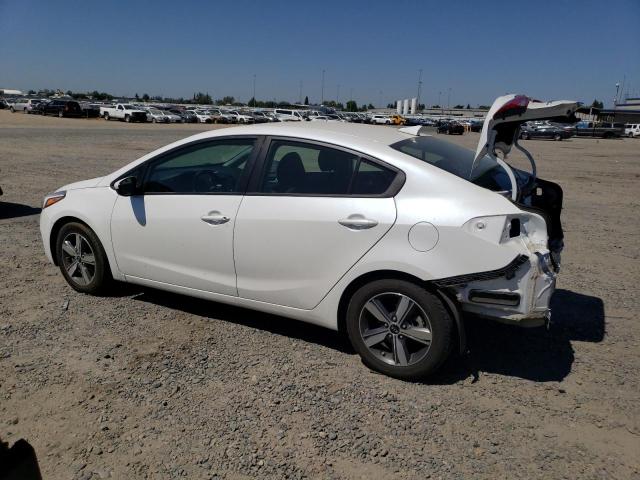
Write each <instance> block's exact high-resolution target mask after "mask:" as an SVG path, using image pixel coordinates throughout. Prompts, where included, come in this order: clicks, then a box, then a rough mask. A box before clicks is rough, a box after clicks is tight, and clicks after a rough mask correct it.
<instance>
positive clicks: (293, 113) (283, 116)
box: [273, 108, 304, 122]
mask: <svg viewBox="0 0 640 480" xmlns="http://www.w3.org/2000/svg"><path fill="white" fill-rule="evenodd" d="M273 113H275V115H276V117H277V118H278V120H280V121H281V122H301V121H302V120H304V117H303V115H302V113H300V112H299V111H297V110H288V109H284V108H276V109H275V110H274V111H273Z"/></svg>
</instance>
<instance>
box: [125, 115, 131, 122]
mask: <svg viewBox="0 0 640 480" xmlns="http://www.w3.org/2000/svg"><path fill="white" fill-rule="evenodd" d="M124 121H125V122H127V123H131V116H130V115H125V116H124Z"/></svg>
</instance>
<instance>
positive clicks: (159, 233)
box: [111, 137, 256, 295]
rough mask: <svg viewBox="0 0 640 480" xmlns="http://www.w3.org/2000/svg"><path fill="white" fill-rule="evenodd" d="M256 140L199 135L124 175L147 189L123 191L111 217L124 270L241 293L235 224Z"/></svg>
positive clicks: (141, 276)
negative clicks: (235, 256) (138, 192)
mask: <svg viewBox="0 0 640 480" xmlns="http://www.w3.org/2000/svg"><path fill="white" fill-rule="evenodd" d="M255 144H256V138H249V137H227V138H222V139H216V140H208V141H199V142H194V143H192V144H189V145H187V146H184V147H181V148H179V149H177V150H175V151H171V152H169V153H166V154H162V155H160V156H159V157H157V158H155V159H152V160H150V161H149V162H147V163H145V164H144V165H143V166H141V167H140V168H138V169H137V170H136V171H134V172H131V173H130V174H127V175H125V176H130V175H133V176H136V177H138V176H139V177H141V178H142V181H141V182H140V187H141V189H142V194H141V195H135V196H131V197H123V196H119V197H118V199H117V201H116V203H115V206H114V209H113V213H112V217H111V236H112V241H113V247H114V251H115V256H116V261H117V264H118V268H119V269H120V271H121V272H122V273H124V274H125V275H126V276H127V277H128V278H130V279H131V280H133V281H135V280H136V279H144V280H152V281H156V282H162V283H166V284H170V285H177V286H181V287H188V288H192V289H197V290H202V291H207V292H215V293H221V294H225V295H237V289H236V273H235V268H234V262H233V230H234V226H235V223H236V214H237V211H238V207H239V205H240V202H241V200H242V194H243V192H244V189H245V186H246V182H247V180H248V173H249V171H250V166H251V164H252V162H253V157H254V155H255Z"/></svg>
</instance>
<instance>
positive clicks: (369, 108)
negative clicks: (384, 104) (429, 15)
mask: <svg viewBox="0 0 640 480" xmlns="http://www.w3.org/2000/svg"><path fill="white" fill-rule="evenodd" d="M374 108H376V107H374V106H373V104H372V103H370V104H369V105H367V110H373V109H374Z"/></svg>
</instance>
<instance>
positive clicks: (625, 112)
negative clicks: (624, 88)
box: [578, 98, 640, 123]
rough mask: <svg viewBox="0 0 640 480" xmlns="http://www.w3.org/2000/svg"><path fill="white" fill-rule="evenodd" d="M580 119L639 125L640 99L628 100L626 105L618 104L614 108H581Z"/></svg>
mask: <svg viewBox="0 0 640 480" xmlns="http://www.w3.org/2000/svg"><path fill="white" fill-rule="evenodd" d="M578 117H580V118H582V119H584V120H590V121H598V122H611V123H639V122H640V98H627V99H626V100H625V101H624V103H616V104H615V105H614V106H613V108H594V107H581V108H579V109H578Z"/></svg>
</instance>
